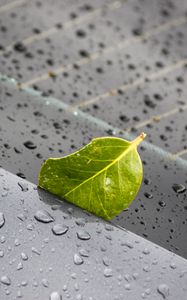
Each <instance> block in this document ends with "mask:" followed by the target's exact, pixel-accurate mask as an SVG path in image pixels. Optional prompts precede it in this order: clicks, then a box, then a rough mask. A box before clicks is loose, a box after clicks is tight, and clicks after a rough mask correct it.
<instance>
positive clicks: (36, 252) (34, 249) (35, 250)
mask: <svg viewBox="0 0 187 300" xmlns="http://www.w3.org/2000/svg"><path fill="white" fill-rule="evenodd" d="M31 250H32V252H33V253H35V254H37V255H40V254H41V252H40V251H39V250H38V249H36V248H35V247H32V249H31Z"/></svg>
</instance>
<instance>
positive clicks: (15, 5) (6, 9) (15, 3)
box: [0, 0, 27, 13]
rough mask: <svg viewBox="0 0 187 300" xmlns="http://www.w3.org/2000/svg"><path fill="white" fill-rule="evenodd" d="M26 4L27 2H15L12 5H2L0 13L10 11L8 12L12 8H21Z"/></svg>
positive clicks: (22, 0) (24, 0)
mask: <svg viewBox="0 0 187 300" xmlns="http://www.w3.org/2000/svg"><path fill="white" fill-rule="evenodd" d="M25 2H27V0H15V1H13V2H11V3H8V4H5V5H2V6H1V7H0V13H1V12H5V11H8V10H10V9H12V8H15V7H17V6H19V5H22V4H23V3H25Z"/></svg>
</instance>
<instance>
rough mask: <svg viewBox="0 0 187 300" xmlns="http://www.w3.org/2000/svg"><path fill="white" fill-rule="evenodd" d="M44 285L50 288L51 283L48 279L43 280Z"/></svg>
mask: <svg viewBox="0 0 187 300" xmlns="http://www.w3.org/2000/svg"><path fill="white" fill-rule="evenodd" d="M42 284H43V286H44V287H49V281H48V280H47V279H46V278H43V279H42Z"/></svg>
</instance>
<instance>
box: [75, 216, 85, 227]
mask: <svg viewBox="0 0 187 300" xmlns="http://www.w3.org/2000/svg"><path fill="white" fill-rule="evenodd" d="M75 223H76V224H77V225H78V226H84V225H85V220H84V219H83V218H82V219H81V218H80V219H77V220H76V221H75Z"/></svg>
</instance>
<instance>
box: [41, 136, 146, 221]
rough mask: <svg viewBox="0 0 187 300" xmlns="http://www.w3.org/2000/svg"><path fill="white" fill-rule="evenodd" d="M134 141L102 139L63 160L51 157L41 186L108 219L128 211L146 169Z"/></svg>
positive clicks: (140, 138) (42, 174)
mask: <svg viewBox="0 0 187 300" xmlns="http://www.w3.org/2000/svg"><path fill="white" fill-rule="evenodd" d="M145 136H146V135H145V134H144V133H142V134H141V135H140V136H139V137H137V138H136V139H135V140H134V141H132V142H128V141H126V140H124V139H121V138H115V137H101V138H95V139H93V140H92V141H91V142H90V143H89V144H88V145H86V146H85V147H84V148H82V149H81V150H79V151H77V152H75V153H73V154H70V155H68V156H65V157H62V158H49V159H47V160H46V161H45V163H44V164H43V165H42V167H41V170H40V173H39V186H40V187H41V188H44V189H45V190H47V191H49V192H51V193H53V194H55V195H57V196H59V197H60V198H63V199H66V200H68V201H69V202H71V203H74V204H75V205H77V206H79V207H81V208H83V209H86V210H88V211H90V212H92V213H94V214H96V215H97V216H100V217H102V218H104V219H105V220H109V219H111V218H113V217H114V216H116V215H117V214H118V213H119V212H121V211H122V210H124V209H125V208H127V207H128V206H129V205H130V203H131V202H132V201H133V199H134V198H135V196H136V194H137V192H138V190H139V188H140V185H141V181H142V176H143V168H142V163H141V159H140V157H139V154H138V152H137V146H138V145H139V143H140V142H141V141H142V140H143V139H144V138H145Z"/></svg>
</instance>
